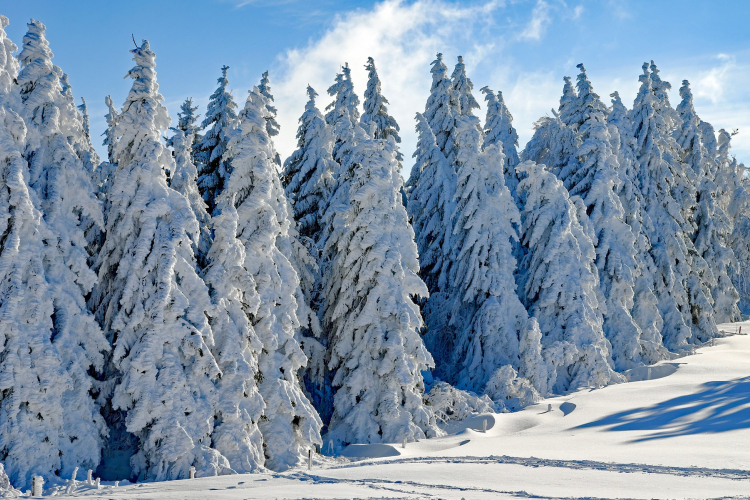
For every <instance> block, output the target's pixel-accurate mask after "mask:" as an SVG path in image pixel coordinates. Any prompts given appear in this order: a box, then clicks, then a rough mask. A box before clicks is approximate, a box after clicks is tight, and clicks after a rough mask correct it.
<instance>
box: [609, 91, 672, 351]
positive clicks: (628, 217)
mask: <svg viewBox="0 0 750 500" xmlns="http://www.w3.org/2000/svg"><path fill="white" fill-rule="evenodd" d="M610 96H611V97H612V107H611V109H610V112H609V116H607V127H608V129H609V132H610V137H611V140H612V148H613V151H614V152H616V153H615V154H616V155H617V161H618V163H619V173H620V189H619V191H618V195H619V197H620V201H621V202H622V206H623V209H624V216H625V217H624V220H625V223H627V224H628V225H629V226H630V228H631V230H632V232H633V235H634V236H635V238H636V240H635V246H636V251H637V257H636V261H635V263H636V270H637V272H636V282H635V290H634V292H635V297H634V298H633V309H632V310H631V315H632V316H633V319H635V322H636V324H637V325H638V326H639V327H640V328H641V345H642V346H643V347H644V352H645V351H651V352H652V353H653V355H652V356H651V357H650V362H656V361H658V360H659V359H664V358H667V357H669V353H668V351H667V350H666V349H665V348H664V345H663V339H662V336H661V329H662V326H663V320H662V317H661V314H660V313H659V308H658V299H657V298H656V295H654V288H655V285H654V280H655V279H656V276H657V275H658V274H659V273H658V269H657V268H656V264H655V262H654V258H653V256H652V254H651V242H650V241H649V239H648V234H649V233H650V231H651V230H650V229H649V228H651V226H652V223H651V218H650V217H649V215H648V213H646V211H645V210H644V208H643V207H644V201H643V194H642V193H641V190H640V189H639V187H638V186H639V180H638V170H637V168H638V165H639V163H638V159H637V158H636V152H635V148H636V142H635V137H634V136H633V130H632V123H631V122H630V117H629V114H628V110H627V108H625V105H624V104H623V103H622V99H620V95H619V94H618V93H617V92H614V93H612V94H610ZM646 346H648V349H645V347H646Z"/></svg>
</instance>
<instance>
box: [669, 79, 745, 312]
mask: <svg viewBox="0 0 750 500" xmlns="http://www.w3.org/2000/svg"><path fill="white" fill-rule="evenodd" d="M680 96H681V97H682V102H680V104H679V105H678V106H677V109H676V111H677V112H678V113H679V115H680V117H681V119H682V121H681V123H680V128H679V129H678V130H677V133H676V134H675V135H676V138H677V143H678V145H679V146H680V147H681V148H682V152H683V157H682V158H681V160H682V162H683V163H685V164H686V165H687V166H688V167H689V168H692V169H693V173H694V174H695V176H696V178H697V179H696V180H697V187H698V193H697V195H698V198H697V208H696V211H695V213H694V218H695V224H696V226H697V229H696V233H695V237H694V243H695V249H696V251H697V252H698V255H699V256H700V257H701V258H702V259H703V260H702V261H701V260H698V263H700V264H702V263H704V262H705V268H704V269H702V270H700V271H702V276H703V278H704V281H705V282H706V283H707V285H708V286H709V287H710V290H711V296H712V298H713V301H714V303H713V309H714V315H715V318H716V322H719V323H724V322H729V321H737V320H739V319H740V310H739V308H738V307H737V303H738V302H739V299H740V296H739V293H737V290H736V289H735V287H734V284H733V283H732V280H731V278H730V275H731V268H732V266H733V265H734V263H735V257H734V252H732V250H731V248H729V247H728V245H729V236H730V234H731V232H732V224H731V221H730V220H729V217H728V216H727V214H726V212H724V209H723V208H722V206H721V203H720V200H719V197H720V193H719V188H718V187H717V186H716V184H715V183H714V181H713V177H714V176H715V168H713V167H714V163H715V162H714V161H713V158H710V157H709V154H708V151H706V149H705V148H704V146H703V141H702V134H701V131H700V124H701V121H700V119H699V118H698V116H697V115H696V113H695V108H694V107H693V94H692V92H691V91H690V83H689V82H688V81H687V80H683V81H682V87H680ZM693 266H694V267H695V264H694V265H693Z"/></svg>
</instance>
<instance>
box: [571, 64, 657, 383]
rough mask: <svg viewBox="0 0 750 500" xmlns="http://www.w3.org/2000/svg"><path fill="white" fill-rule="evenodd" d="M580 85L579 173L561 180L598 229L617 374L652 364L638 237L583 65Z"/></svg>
mask: <svg viewBox="0 0 750 500" xmlns="http://www.w3.org/2000/svg"><path fill="white" fill-rule="evenodd" d="M578 68H579V69H580V70H581V72H580V74H579V75H578V81H577V95H578V99H577V100H576V101H575V102H574V103H571V104H570V107H569V108H568V109H569V110H570V112H571V116H576V117H578V118H577V119H578V120H583V122H582V123H581V125H580V126H579V128H578V135H579V140H580V143H581V145H580V147H579V148H578V150H577V151H576V156H577V158H578V164H579V168H578V169H577V170H575V171H566V170H563V171H562V172H561V173H560V180H561V181H562V182H563V184H565V185H566V186H568V189H569V191H570V194H571V195H577V196H580V197H581V198H582V199H583V202H584V204H585V205H586V212H587V213H588V215H589V218H590V219H591V223H592V225H593V227H594V233H595V234H594V244H595V247H596V267H597V270H598V273H599V285H600V290H601V293H602V297H603V298H604V300H605V303H604V304H602V305H603V306H604V307H602V312H603V313H604V325H603V329H604V333H605V335H606V337H607V339H608V340H609V341H610V343H611V344H612V359H613V360H614V362H615V366H616V367H617V368H618V369H627V368H630V367H631V366H633V365H634V364H640V363H642V362H644V361H645V362H649V361H650V356H649V355H648V354H647V355H646V356H644V355H643V351H644V349H643V346H642V345H641V335H642V332H641V329H640V327H639V325H638V324H637V323H636V321H635V320H634V318H633V317H632V315H631V311H632V310H633V307H634V297H635V288H636V284H635V281H636V278H637V275H638V270H637V265H636V259H637V253H636V245H635V244H636V238H635V235H634V233H633V231H632V230H631V227H630V226H629V225H628V224H627V223H626V222H625V209H624V207H623V205H622V203H621V200H620V197H619V196H618V193H620V192H622V186H623V184H624V183H625V182H626V180H625V179H623V178H622V175H621V172H620V166H619V163H618V161H617V157H616V156H615V155H614V154H613V152H612V144H611V138H610V135H609V129H608V127H607V121H606V112H607V108H606V106H604V104H603V103H602V102H601V100H600V99H599V96H598V95H597V94H596V93H595V92H594V90H593V87H592V85H591V82H590V81H589V79H588V76H587V75H586V69H585V68H584V66H583V64H579V65H578ZM644 358H645V359H644Z"/></svg>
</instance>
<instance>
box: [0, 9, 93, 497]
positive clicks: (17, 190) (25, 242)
mask: <svg viewBox="0 0 750 500" xmlns="http://www.w3.org/2000/svg"><path fill="white" fill-rule="evenodd" d="M7 26H8V18H7V17H5V16H0V339H2V343H0V345H1V346H2V351H1V352H0V390H2V392H3V398H2V400H0V450H1V451H0V460H2V462H3V463H4V466H5V470H6V471H7V474H8V476H9V478H10V481H11V482H12V483H13V484H14V485H15V486H16V487H18V488H27V487H29V486H30V484H31V477H32V476H34V475H42V476H44V477H45V478H46V479H47V480H49V479H52V478H54V477H55V474H56V472H57V471H59V470H60V469H61V468H62V457H61V456H60V455H61V451H62V449H63V447H64V446H66V443H64V442H63V441H64V440H65V439H66V437H67V436H66V434H67V432H65V429H64V426H65V422H64V416H63V414H64V411H65V410H64V408H63V400H62V397H61V396H62V395H61V392H62V390H65V386H66V385H70V386H72V383H73V381H72V380H70V379H69V378H68V377H67V373H66V372H65V369H64V367H63V365H62V363H61V359H60V357H59V356H58V354H57V351H56V349H55V347H54V346H53V345H52V341H51V337H52V328H53V324H52V314H53V305H52V290H51V288H52V287H51V286H50V285H49V284H48V283H47V281H46V279H45V262H44V256H45V253H46V248H45V242H44V241H45V239H47V238H51V237H52V235H51V234H50V233H49V232H48V231H47V228H46V226H45V223H44V221H43V220H42V214H41V212H40V211H39V210H38V209H37V207H35V202H34V199H33V197H34V195H33V193H32V192H30V190H29V188H28V185H27V182H26V181H27V179H28V177H29V172H28V164H27V162H26V160H25V158H24V157H23V154H22V153H23V151H24V148H25V145H26V134H27V129H26V125H25V123H24V120H23V119H22V118H21V116H19V115H18V114H17V113H16V112H15V110H14V109H17V110H20V109H21V108H22V106H23V105H22V104H21V102H20V97H19V96H18V94H17V89H16V88H14V87H15V79H16V77H17V74H18V64H17V61H16V59H15V57H13V52H15V51H16V50H17V46H16V45H15V44H14V43H13V42H11V41H10V40H9V39H8V38H7V37H6V34H5V28H6V27H7ZM89 444H90V443H89ZM97 458H98V457H97ZM66 459H67V457H66Z"/></svg>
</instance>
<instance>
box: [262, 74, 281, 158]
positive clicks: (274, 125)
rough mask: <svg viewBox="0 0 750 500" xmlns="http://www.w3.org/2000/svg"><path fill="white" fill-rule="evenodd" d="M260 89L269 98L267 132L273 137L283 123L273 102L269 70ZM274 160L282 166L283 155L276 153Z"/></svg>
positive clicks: (264, 75) (263, 77)
mask: <svg viewBox="0 0 750 500" xmlns="http://www.w3.org/2000/svg"><path fill="white" fill-rule="evenodd" d="M258 91H259V92H260V93H261V94H262V95H263V96H264V97H265V98H266V99H268V104H266V108H267V109H268V116H267V117H266V132H268V136H269V137H273V136H275V135H278V134H279V131H280V130H281V125H279V122H277V121H276V113H277V110H276V107H275V106H274V105H273V104H272V103H273V96H272V95H271V80H269V78H268V71H265V72H264V73H263V76H262V77H261V79H260V85H258ZM273 161H274V162H275V163H276V164H277V165H278V166H281V157H280V156H279V153H276V156H275V157H274V159H273Z"/></svg>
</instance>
